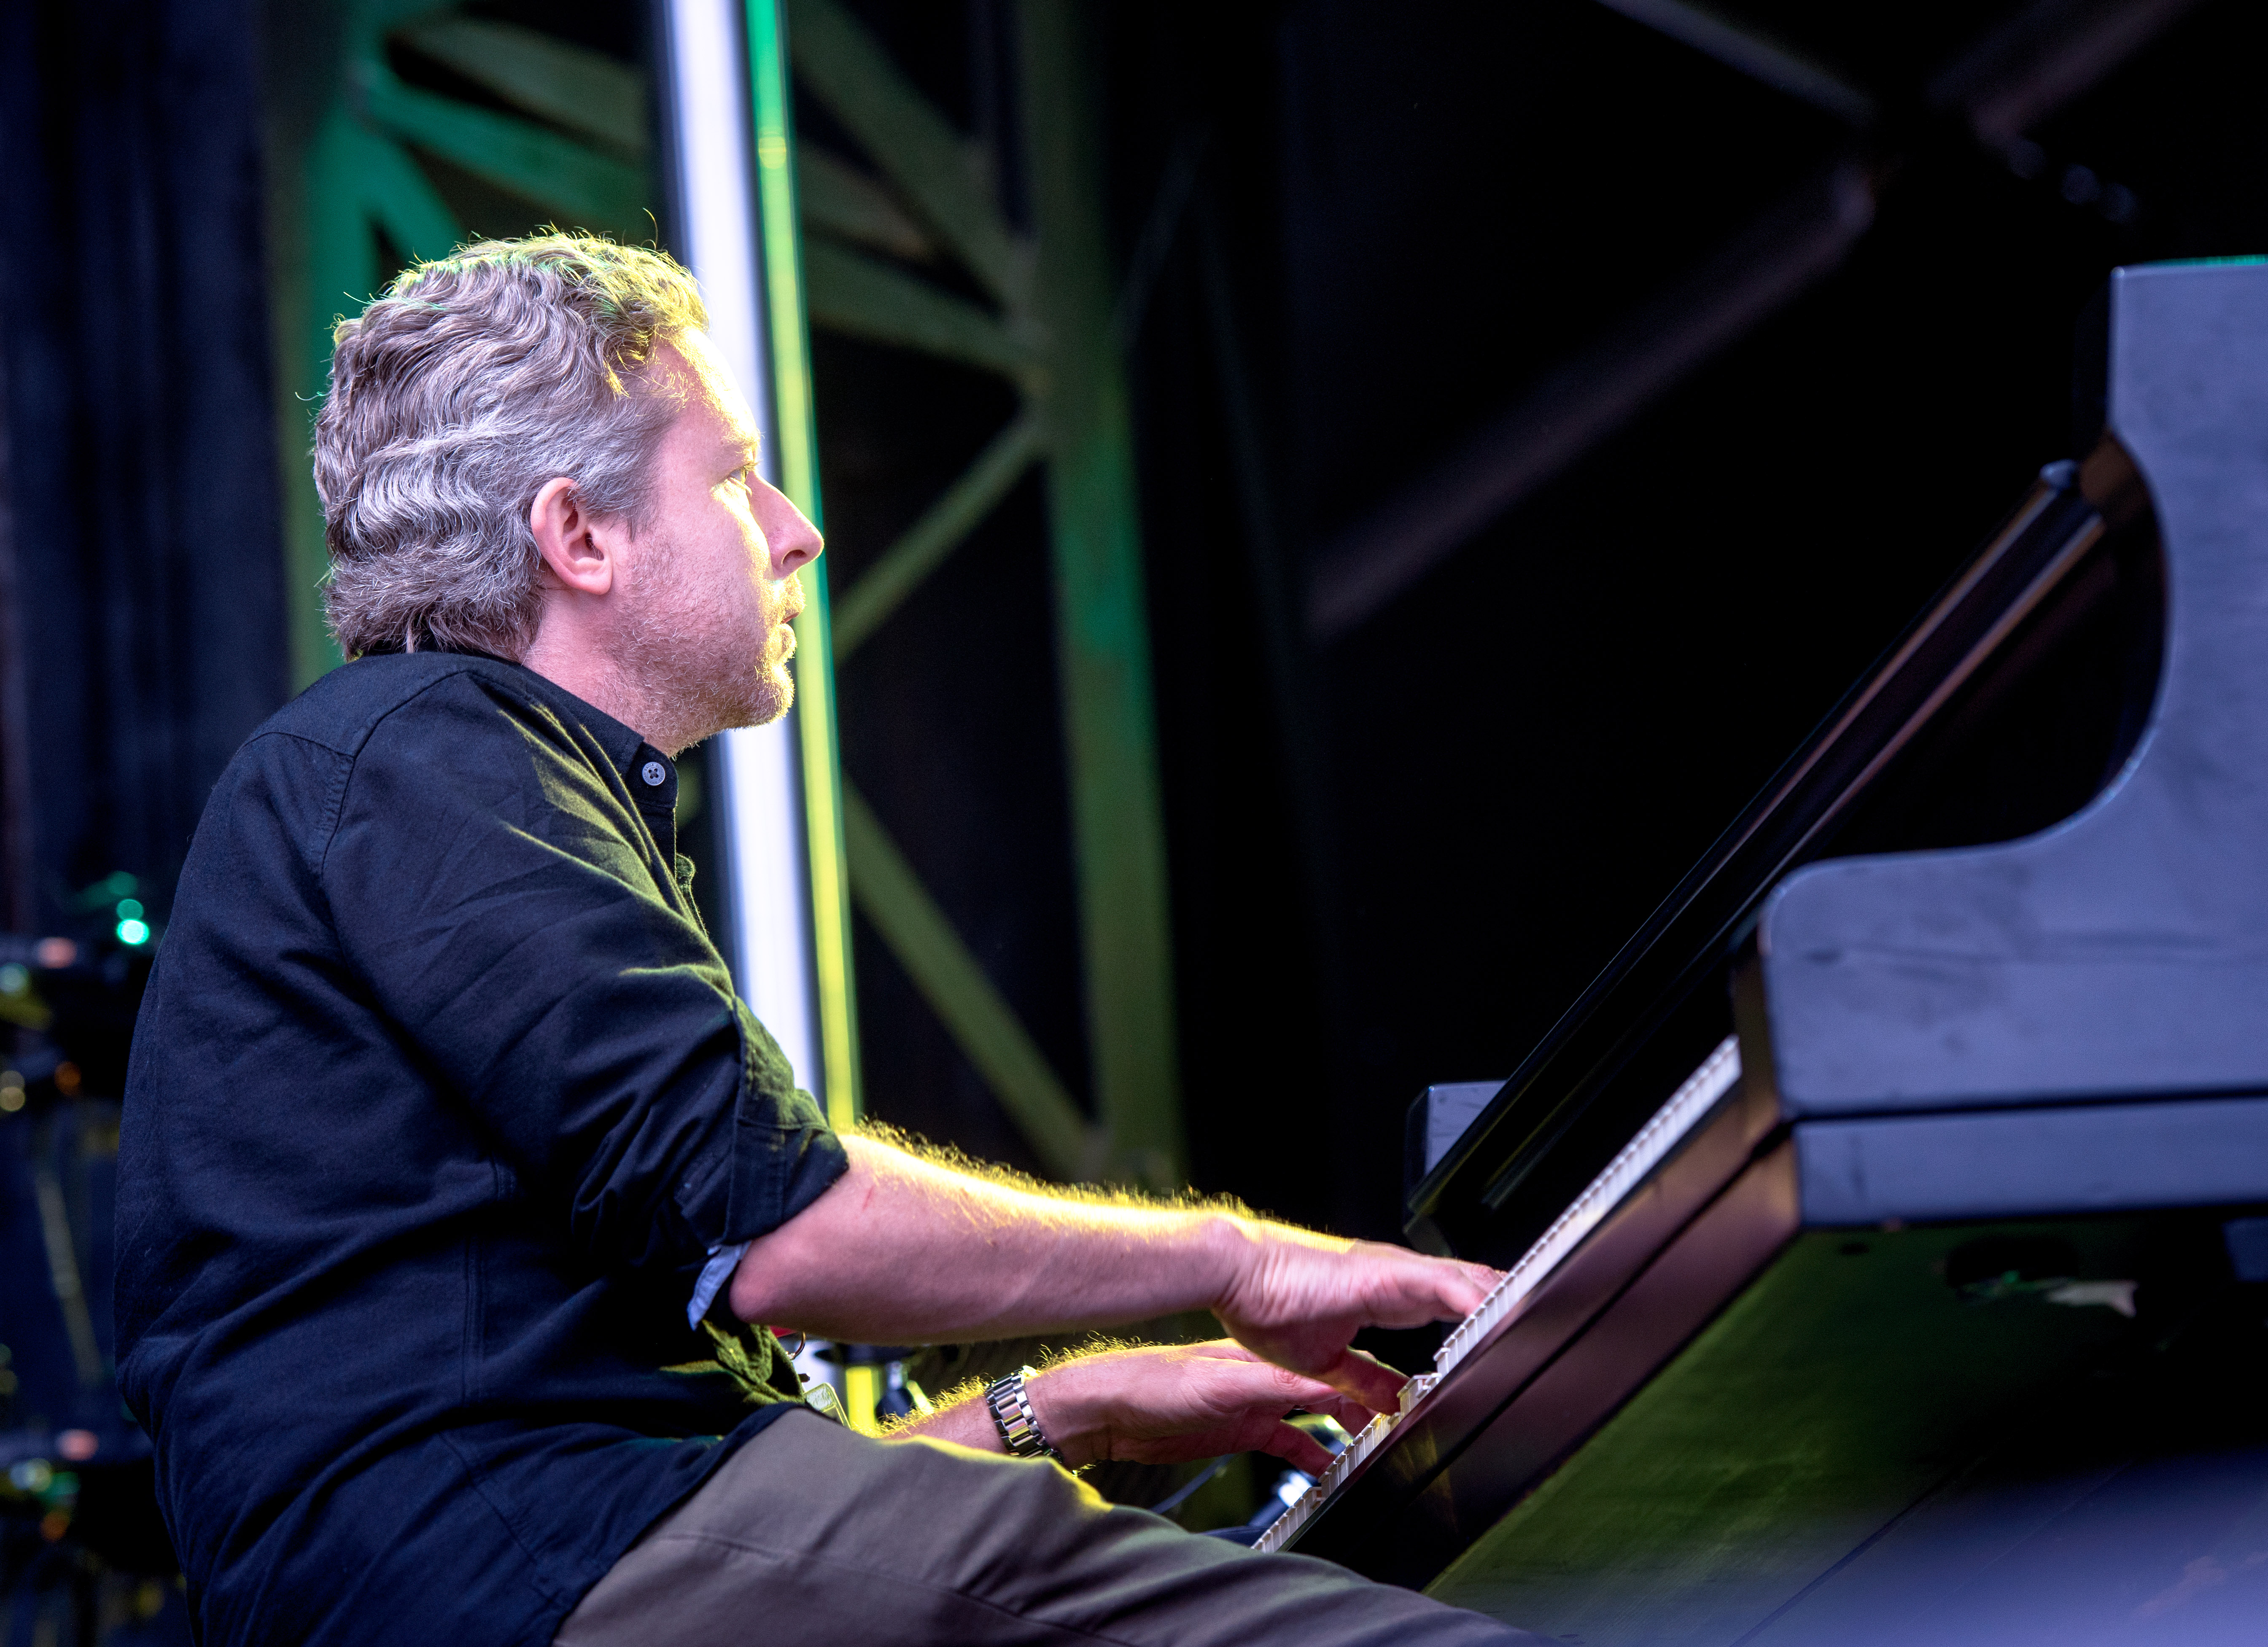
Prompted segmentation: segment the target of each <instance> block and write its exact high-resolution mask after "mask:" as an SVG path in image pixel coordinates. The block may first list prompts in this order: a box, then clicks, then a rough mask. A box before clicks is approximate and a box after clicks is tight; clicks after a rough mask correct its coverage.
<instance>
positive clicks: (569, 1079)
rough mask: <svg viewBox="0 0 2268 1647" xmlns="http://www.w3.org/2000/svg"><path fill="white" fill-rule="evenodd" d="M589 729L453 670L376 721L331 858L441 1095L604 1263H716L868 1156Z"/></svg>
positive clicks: (339, 886)
mask: <svg viewBox="0 0 2268 1647" xmlns="http://www.w3.org/2000/svg"><path fill="white" fill-rule="evenodd" d="M583 738H584V734H582V733H581V732H579V729H574V728H570V727H567V726H564V725H563V724H560V723H559V722H558V721H557V720H556V718H554V717H550V716H549V714H548V712H546V711H542V710H534V709H531V708H529V707H527V706H525V705H521V704H517V703H512V702H507V701H504V698H503V695H502V694H501V692H500V691H499V690H498V689H497V688H494V687H490V686H489V685H487V684H485V683H483V682H482V681H481V680H479V679H478V678H477V677H475V676H472V675H469V674H468V675H458V676H453V677H451V678H449V679H448V680H445V681H443V682H441V683H439V684H438V685H437V686H436V687H432V688H430V689H428V690H427V691H426V692H425V693H423V695H420V696H419V697H417V698H416V699H414V700H412V702H410V703H409V704H408V705H406V706H404V707H403V708H402V709H400V710H395V711H394V713H393V714H392V715H390V716H389V717H387V719H386V720H384V721H382V722H381V723H380V724H379V725H378V726H377V727H376V728H375V729H373V731H372V732H371V734H370V736H369V737H368V739H366V740H365V743H364V745H363V746H362V748H361V749H360V751H359V752H358V753H357V756H356V759H355V762H354V765H353V767H352V768H351V770H350V774H349V775H348V776H347V778H346V780H345V782H344V783H343V784H342V790H341V793H340V794H339V796H338V798H337V800H336V802H335V807H336V812H335V819H336V821H335V827H333V828H332V829H331V830H330V831H329V834H328V840H327V843H326V846H325V849H324V855H323V861H322V863H321V864H320V867H319V873H320V883H321V886H322V888H323V892H324V894H325V896H326V897H327V899H328V901H329V906H330V914H331V916H332V920H333V923H334V926H335V930H336V932H337V934H338V937H339V941H340V945H341V949H342V952H343V954H344V956H345V959H346V962H347V964H348V965H349V966H350V967H351V968H352V969H353V971H354V972H355V973H356V974H357V976H358V980H359V982H360V983H361V984H362V985H363V987H364V988H365V989H367V991H368V992H369V994H370V996H372V1003H373V1005H374V1006H375V1007H376V1009H377V1011H378V1012H379V1016H381V1017H382V1018H384V1019H385V1020H386V1021H387V1023H388V1024H389V1025H390V1026H392V1027H393V1029H394V1031H395V1032H396V1033H399V1034H400V1035H401V1037H402V1038H403V1039H404V1040H406V1041H407V1042H408V1043H409V1048H410V1050H411V1051H412V1053H413V1055H414V1056H415V1057H416V1059H417V1060H418V1061H419V1062H421V1063H422V1065H423V1068H424V1070H425V1071H426V1072H427V1075H428V1078H429V1079H430V1081H431V1085H432V1086H433V1088H434V1090H435V1092H436V1094H437V1097H438V1099H439V1100H440V1101H441V1102H443V1103H444V1104H448V1105H453V1106H458V1107H461V1108H462V1110H463V1111H464V1112H465V1113H466V1114H467V1115H468V1117H469V1119H470V1120H471V1121H472V1122H473V1124H475V1126H476V1127H478V1128H479V1129H481V1130H482V1131H483V1132H484V1133H485V1134H486V1135H487V1136H488V1138H489V1139H490V1147H491V1149H492V1150H493V1151H494V1154H495V1156H496V1158H497V1160H498V1162H499V1163H500V1164H501V1165H504V1166H505V1167H507V1168H508V1169H509V1170H510V1171H511V1172H512V1173H513V1174H514V1175H515V1177H516V1178H517V1179H518V1180H519V1182H518V1184H517V1185H516V1186H515V1187H516V1188H517V1189H518V1190H519V1192H520V1193H525V1194H530V1195H535V1196H537V1197H539V1198H541V1199H542V1200H544V1201H547V1202H551V1203H553V1204H554V1205H556V1208H557V1209H558V1210H559V1212H560V1213H561V1215H562V1217H563V1227H564V1230H565V1232H566V1235H567V1237H568V1239H569V1240H570V1241H571V1242H572V1243H573V1244H574V1245H576V1246H579V1247H580V1248H582V1249H583V1250H584V1251H585V1253H587V1254H588V1255H589V1256H590V1257H591V1258H592V1259H593V1261H596V1262H599V1263H600V1264H603V1265H608V1266H614V1265H627V1266H630V1267H633V1268H649V1267H651V1268H667V1269H674V1270H677V1271H680V1272H683V1271H685V1270H688V1269H691V1268H698V1267H699V1266H700V1265H701V1264H702V1263H703V1261H704V1260H705V1258H706V1257H707V1255H708V1254H710V1253H711V1249H713V1248H715V1247H717V1246H720V1245H729V1244H735V1243H740V1242H745V1241H747V1240H750V1239H754V1238H755V1237H756V1236H759V1235H762V1234H763V1233H764V1232H767V1231H769V1230H771V1229H773V1228H776V1227H777V1225H778V1224H782V1223H784V1222H785V1221H786V1220H787V1219H789V1218H791V1217H794V1216H795V1214H796V1213H798V1212H799V1211H801V1210H803V1208H805V1207H806V1206H808V1205H809V1204H810V1203H811V1202H813V1201H814V1200H815V1199H816V1198H817V1197H818V1195H820V1193H821V1191H823V1190H824V1189H825V1188H826V1187H828V1185H829V1184H831V1183H832V1182H833V1181H834V1180H835V1179H836V1177H837V1176H839V1175H840V1174H841V1173H842V1172H843V1170H844V1168H845V1167H846V1166H847V1165H848V1161H847V1158H846V1157H845V1156H844V1153H843V1147H842V1144H841V1143H840V1142H839V1141H838V1140H837V1139H836V1137H835V1136H834V1134H833V1133H832V1132H831V1131H830V1130H829V1129H828V1126H827V1122H826V1120H825V1118H824V1117H823V1116H822V1115H821V1113H820V1111H819V1108H818V1107H817V1106H816V1105H815V1104H814V1102H813V1101H812V1099H810V1098H809V1096H807V1095H806V1094H805V1093H803V1092H799V1091H797V1090H796V1087H795V1085H794V1080H793V1077H792V1072H791V1071H790V1070H789V1069H788V1066H787V1062H786V1060H785V1059H784V1057H783V1056H782V1055H781V1053H780V1050H779V1048H778V1046H777V1044H776V1043H775V1042H774V1041H773V1040H772V1038H771V1036H770V1034H768V1033H765V1031H764V1029H763V1027H762V1025H760V1024H758V1023H757V1022H756V1020H755V1018H754V1017H753V1016H751V1015H750V1014H749V1013H748V1011H747V1008H746V1007H745V1006H744V1005H742V1004H741V1003H740V1001H739V1000H738V998H737V997H736V996H735V995H734V993H733V987H732V981H731V979H730V977H729V975H728V974H726V972H725V967H724V963H723V961H722V960H720V959H719V957H718V954H717V952H716V950H715V948H714V947H713V946H712V945H711V944H710V943H709V941H708V938H707V937H706V936H705V935H704V934H703V932H702V930H701V928H700V925H699V923H698V922H697V920H696V918H695V917H694V915H692V913H691V911H690V910H689V908H686V907H685V904H684V899H683V895H682V893H681V892H680V891H679V890H678V888H677V886H676V883H675V878H674V874H673V872H672V871H671V868H670V866H669V865H667V864H665V863H664V861H663V860H662V859H661V857H660V856H659V852H658V851H657V849H656V848H655V846H654V843H653V842H652V837H651V836H650V835H648V833H647V832H646V830H645V828H644V825H643V824H642V823H641V822H640V821H639V820H638V818H637V812H636V811H635V809H634V807H633V806H632V805H631V803H630V799H629V797H628V794H627V792H626V791H625V790H623V788H622V784H621V783H620V781H619V778H618V777H617V776H615V774H614V773H613V772H612V769H611V767H610V765H608V764H607V763H605V762H604V761H603V760H601V759H599V758H595V755H596V752H595V751H594V750H593V749H592V748H591V747H589V746H587V745H585V743H584V742H583V741H582V739H583Z"/></svg>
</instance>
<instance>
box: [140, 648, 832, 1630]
mask: <svg viewBox="0 0 2268 1647" xmlns="http://www.w3.org/2000/svg"><path fill="white" fill-rule="evenodd" d="M676 791H677V777H676V772H675V770H674V768H673V767H672V765H671V763H670V762H669V761H666V759H664V758H663V757H662V755H661V754H660V753H659V751H657V750H655V749H653V748H652V747H651V746H648V745H646V744H644V743H643V742H642V741H641V740H640V739H639V737H638V735H637V733H636V732H632V731H631V730H630V728H628V727H626V726H623V725H622V724H620V723H619V722H616V721H614V720H612V719H610V718H609V717H607V716H605V715H602V714H600V712H599V711H598V710H594V709H593V708H591V707H590V705H588V704H586V703H584V702H581V701H580V700H578V699H577V698H575V697H574V696H572V695H570V694H568V693H566V692H564V691H563V690H561V689H560V688H559V687H556V686H554V685H553V684H551V683H550V682H549V681H547V680H544V679H543V678H542V677H541V676H539V675H537V674H535V673H533V672H531V671H529V670H527V669H523V668H520V667H519V666H518V665H512V664H507V663H502V662H498V661H497V660H495V659H492V658H477V657H466V656H453V655H448V654H438V655H436V654H418V655H414V656H401V657H379V658H365V659H363V660H361V661H359V662H357V663H353V664H350V665H347V666H346V667H344V668H342V669H340V670H337V671H335V672H334V673H332V674H330V675H329V676H328V677H327V678H325V679H324V680H321V681H320V682H319V683H317V684H316V685H315V686H314V687H312V688H310V689H309V690H308V691H307V692H306V694H305V695H302V696H301V697H300V698H299V699H298V701H297V702H293V703H291V705H289V706H288V707H287V708H285V709H284V710H282V711H281V712H280V713H278V714H277V715H276V717H274V718H273V719H271V720H270V721H269V722H268V724H266V725H265V726H263V727H261V730H260V731H259V732H256V733H255V734H254V736H253V738H252V739H251V740H250V741H249V742H248V743H247V744H246V745H245V746H244V748H243V749H242V750H241V751H240V752H239V754H237V756H236V758H235V760H234V761H232V762H231V763H230V765H229V768H228V769H227V771H226V773H225V775H224V776H222V778H221V781H220V783H219V784H218V785H217V787H216V788H215V790H214V792H213V797H212V800H211V803H210V805H209V806H208V807H207V808H206V811H205V815H204V818H203V821H202V822H201V823H200V824H199V826H198V828H197V835H196V839H195V842H194V844H193V846H192V847H191V849H190V852H189V856H188V864H187V866H186V867H185V868H184V870H183V871H182V875H181V881H180V892H179V894H178V897H177V899H176V901H175V904H174V908H173V919H172V922H171V924H170V925H169V927H168V930H167V931H166V937H165V941H164V945H163V948H162V952H160V954H159V955H158V960H157V965H156V968H155V970H154V972H153V973H152V975H151V983H150V989H149V993H148V995H147V996H146V998H145V1001H144V1006H143V1009H142V1017H141V1021H140V1024H139V1026H138V1027H137V1028H136V1033H135V1040H134V1052H133V1062H132V1067H131V1070H130V1071H129V1077H128V1083H127V1093H126V1108H125V1121H124V1129H123V1134H122V1146H121V1152H120V1160H119V1174H120V1181H119V1189H118V1209H119V1210H118V1240H119V1279H118V1290H117V1312H118V1343H119V1347H120V1375H121V1381H122V1385H123V1386H124V1389H125V1392H126V1397H127V1400H128V1401H129V1404H130V1405H131V1406H132V1408H133V1409H134V1411H135V1413H136V1415H137V1416H138V1417H139V1418H140V1419H141V1420H142V1422H143V1423H144V1425H146V1426H147V1427H148V1429H149V1430H150V1433H151V1436H152V1437H154V1439H155V1441H156V1445H157V1453H158V1493H159V1497H160V1502H161V1504H162V1506H163V1508H164V1511H165V1513H166V1523H167V1525H168V1526H170V1527H171V1529H172V1531H173V1540H174V1543H175V1546H176V1548H177V1549H178V1551H179V1553H180V1558H181V1561H182V1563H183V1565H184V1567H185V1568H186V1570H187V1571H188V1579H189V1584H190V1586H191V1593H192V1598H193V1599H194V1601H195V1606H196V1607H197V1610H198V1612H199V1614H200V1615H201V1618H202V1620H203V1639H204V1640H205V1641H206V1642H207V1643H214V1644H217V1643H238V1642H276V1643H284V1642H289V1643H350V1642H353V1643H369V1642H414V1643H432V1642H449V1643H530V1644H531V1647H533V1644H534V1643H546V1642H549V1640H550V1639H551V1636H552V1635H553V1633H554V1631H555V1630H556V1628H557V1626H558V1623H559V1621H560V1620H561V1619H563V1617H564V1616H565V1615H566V1614H567V1613H568V1612H569V1611H570V1610H571V1608H572V1607H573V1606H574V1605H575V1603H576V1601H577V1600H578V1599H579V1598H580V1597H581V1595H582V1594H583V1592H584V1591H585V1590H586V1589H588V1588H589V1587H590V1585H593V1583H595V1582H596V1581H597V1580H598V1579H599V1577H600V1576H601V1575H603V1574H604V1573H605V1572H606V1570H607V1569H608V1567H609V1566H611V1565H612V1564H613V1563H614V1562H615V1558H616V1557H618V1556H619V1555H622V1552H623V1551H624V1550H625V1549H627V1548H629V1547H630V1544H631V1543H632V1542H633V1541H634V1540H636V1539H637V1535H638V1533H640V1532H641V1531H642V1530H644V1528H645V1527H646V1526H648V1525H650V1524H651V1523H652V1521H653V1520H654V1519H655V1518H657V1517H659V1515H660V1514H661V1513H662V1512H663V1511H666V1510H667V1509H669V1508H670V1506H671V1505H673V1504H675V1503H677V1502H678V1501H679V1500H680V1499H681V1498H683V1497H684V1496H686V1495H687V1494H688V1493H689V1492H690V1491H692V1490H693V1489H694V1488H696V1486H698V1485H699V1484H700V1483H701V1482H702V1481H703V1479H704V1478H705V1477H706V1476H707V1475H708V1474H709V1473H710V1472H711V1470H713V1469H715V1468H716V1467H717V1466H718V1464H719V1463H720V1462H721V1461H722V1460H724V1458H725V1456H726V1455H727V1454H729V1453H730V1452H731V1451H732V1450H733V1447H734V1446H736V1445H739V1444H740V1443H741V1442H744V1441H746V1440H747V1437H749V1436H750V1435H752V1434H753V1433H754V1432H755V1430H757V1429H759V1428H760V1427H761V1426H762V1423H764V1422H765V1421H766V1420H767V1419H769V1418H770V1417H773V1416H776V1415H777V1414H778V1413H779V1412H781V1411H784V1404H783V1402H784V1398H785V1397H786V1396H787V1395H788V1394H789V1393H792V1391H794V1389H795V1388H796V1382H795V1379H794V1377H793V1375H792V1372H791V1371H789V1370H788V1369H787V1367H786V1364H785V1361H784V1357H781V1356H779V1354H778V1352H777V1348H776V1346H775V1345H774V1343H773V1341H772V1338H771V1335H770V1334H769V1333H765V1332H762V1331H759V1330H755V1329H748V1328H742V1327H738V1326H737V1324H735V1323H732V1322H730V1321H729V1320H727V1319H726V1318H725V1312H724V1311H723V1309H722V1306H721V1305H720V1306H719V1307H718V1308H717V1309H716V1310H712V1312H711V1318H710V1320H709V1321H708V1322H704V1323H703V1326H702V1327H701V1328H700V1329H699V1330H696V1329H694V1328H690V1327H688V1326H687V1323H686V1301H687V1298H688V1296H689V1290H690V1289H691V1287H692V1285H693V1283H694V1280H695V1278H696V1276H697V1275H698V1273H699V1271H700V1268H701V1266H702V1262H703V1258H704V1257H705V1255H706V1254H707V1253H708V1252H709V1250H710V1248H711V1246H714V1245H717V1244H718V1243H729V1242H736V1241H745V1240H747V1239H752V1238H754V1237H755V1236H758V1235H761V1234H762V1233H763V1232H766V1231H768V1230H770V1229H772V1228H773V1227H775V1226H776V1225H777V1224H780V1223H782V1222H783V1221H784V1220H785V1219H787V1218H789V1217H793V1216H794V1215H795V1214H796V1213H797V1212H799V1211H800V1210H802V1209H803V1208H804V1207H805V1206H806V1205H808V1204H809V1203H810V1202H812V1201H813V1200H814V1198H815V1197H816V1196H817V1195H819V1193H820V1192H821V1190H823V1189H824V1188H826V1187H827V1186H828V1184H830V1183H832V1182H833V1181H834V1180H835V1178H836V1175H837V1174H839V1173H841V1172H842V1171H843V1166H844V1165H845V1159H844V1156H843V1149H842V1145H841V1144H840V1143H838V1142H837V1141H836V1138H835V1136H834V1135H833V1134H832V1133H830V1132H829V1131H828V1128H827V1124H826V1122H825V1121H824V1119H823V1118H822V1117H821V1114H820V1113H819V1111H818V1109H817V1107H815V1106H814V1104H813V1102H812V1101H811V1099H809V1098H808V1097H806V1096H805V1095H804V1094H803V1093H801V1092H797V1091H796V1090H795V1088H794V1085H793V1081H792V1076H791V1074H790V1072H789V1070H788V1067H787V1064H786V1062H785V1060H784V1058H783V1057H782V1056H781V1055H780V1052H779V1048H777V1046H776V1045H775V1044H774V1043H773V1041H772V1039H771V1037H770V1035H768V1034H767V1033H765V1032H764V1030H763V1029H762V1026H760V1025H758V1024H757V1023H756V1021H755V1019H754V1018H751V1017H750V1016H749V1015H748V1012H747V1009H746V1008H745V1007H744V1006H742V1005H741V1004H740V1002H739V1001H738V1000H737V999H736V998H735V996H734V995H733V987H732V983H731V981H730V979H729V978H728V977H727V976H726V974H725V966H724V963H723V962H722V960H719V959H718V954H717V952H716V950H715V948H714V947H713V946H712V945H711V944H710V942H709V940H708V937H706V936H705V934H704V933H703V930H702V928H701V923H700V918H699V916H698V915H696V913H695V912H694V908H693V905H692V901H691V900H690V898H689V896H688V894H687V891H686V887H685V886H684V884H683V881H682V879H681V865H680V860H678V859H677V857H676V853H675V835H676V832H675V828H674V823H673V820H672V808H673V805H674V801H675V798H676Z"/></svg>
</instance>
